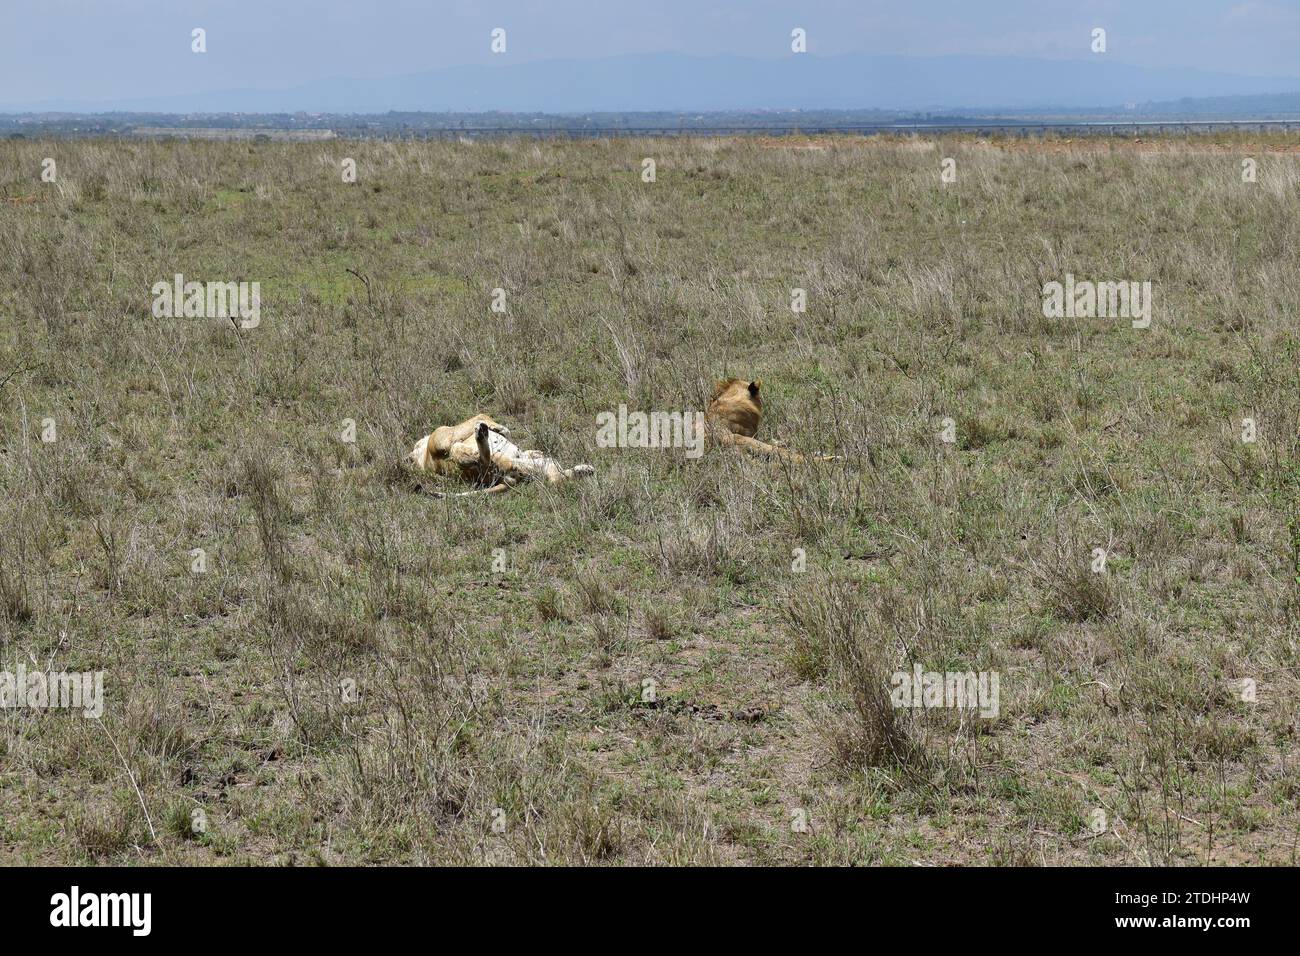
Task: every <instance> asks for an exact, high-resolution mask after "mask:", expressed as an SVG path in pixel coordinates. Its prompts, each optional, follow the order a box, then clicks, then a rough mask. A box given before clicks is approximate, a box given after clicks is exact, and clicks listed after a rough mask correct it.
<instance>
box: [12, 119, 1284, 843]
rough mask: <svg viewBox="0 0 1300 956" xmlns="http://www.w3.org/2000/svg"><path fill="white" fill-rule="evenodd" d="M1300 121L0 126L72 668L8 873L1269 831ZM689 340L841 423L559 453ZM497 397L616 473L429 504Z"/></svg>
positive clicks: (20, 776)
mask: <svg viewBox="0 0 1300 956" xmlns="http://www.w3.org/2000/svg"><path fill="white" fill-rule="evenodd" d="M1294 150H1295V145H1294V142H1293V141H1291V140H1284V139H1277V140H1267V141H1260V140H1253V141H1251V140H1245V139H1234V138H1231V137H1227V138H1224V137H1219V138H1214V139H1210V138H1206V139H1193V140H1177V141H1175V140H1167V141H1163V140H1162V141H1155V142H1151V143H1144V144H1133V143H1113V142H1108V141H1086V142H1075V143H1068V142H1060V141H1049V142H1046V143H1044V142H1027V143H1026V142H997V141H995V142H987V141H979V140H975V139H972V138H958V139H944V140H938V141H928V140H924V139H916V140H896V141H890V140H866V139H849V138H846V139H818V140H808V139H789V140H773V141H762V140H747V139H738V140H706V139H691V140H640V141H638V140H629V141H615V142H595V143H562V142H541V143H534V142H531V141H525V140H517V141H501V142H481V143H465V142H462V143H429V144H410V143H400V144H399V143H381V142H346V141H340V142H331V143H329V144H327V145H320V144H248V143H205V142H190V143H166V142H164V143H132V142H114V141H95V140H89V141H37V140H27V141H21V140H9V141H4V142H0V198H5V199H18V198H21V197H28V196H35V197H36V200H35V201H32V202H27V203H9V202H0V380H3V381H4V384H3V386H0V670H3V669H5V668H6V667H7V668H9V669H13V668H14V667H15V666H16V665H17V664H18V663H19V662H26V663H27V665H28V667H40V668H48V669H51V670H54V671H60V670H65V671H85V670H103V671H104V672H105V692H106V697H107V703H106V709H105V713H104V716H103V718H102V719H101V720H98V721H96V720H87V719H83V718H82V717H81V716H80V715H77V714H69V713H63V712H43V711H33V710H27V709H13V710H8V711H0V860H4V861H6V862H11V863H23V862H26V863H55V862H57V863H80V862H105V863H133V862H138V863H143V864H151V863H182V864H220V863H275V864H290V863H298V864H310V863H326V864H334V863H430V862H432V863H469V864H477V863H518V864H532V863H607V864H646V863H648V864H682V863H717V864H774V863H776V864H826V863H857V864H950V863H983V864H987V863H994V864H1031V863H1032V864H1038V863H1047V864H1083V863H1102V864H1128V865H1133V864H1149V863H1173V864H1201V863H1207V862H1208V863H1246V864H1255V863H1274V864H1294V863H1295V860H1296V849H1297V833H1298V831H1297V824H1298V823H1300V813H1298V812H1297V797H1298V796H1300V762H1298V760H1297V746H1296V722H1297V713H1298V710H1297V701H1298V700H1300V645H1298V644H1297V638H1298V636H1300V606H1298V605H1297V599H1298V598H1300V583H1298V582H1300V448H1298V442H1300V369H1298V368H1297V356H1298V350H1300V335H1298V333H1297V327H1296V305H1297V303H1298V302H1300V267H1298V262H1300V260H1297V258H1296V255H1295V250H1296V249H1297V248H1300V156H1297V154H1296V153H1295V151H1294ZM45 157H50V158H54V159H55V160H56V162H57V176H58V178H57V182H55V183H43V182H41V181H40V170H41V162H42V159H44V158H45ZM345 157H351V158H354V159H355V160H356V163H357V168H358V181H357V182H356V183H355V184H345V183H344V182H343V181H342V177H341V175H340V163H341V161H342V160H343V159H344V158H345ZM646 157H652V158H654V159H655V161H656V167H657V168H656V181H655V182H652V183H647V182H644V181H643V180H642V176H641V171H642V160H643V159H644V158H646ZM944 157H952V158H953V159H955V160H956V173H957V180H956V182H955V183H952V184H943V183H941V182H940V171H941V160H942V159H943V158H944ZM1246 158H1254V159H1256V160H1257V162H1258V167H1257V178H1256V181H1255V182H1243V179H1242V169H1241V161H1242V160H1243V159H1246ZM348 270H354V271H355V272H357V273H359V274H361V275H362V276H365V277H366V278H367V279H368V280H369V288H368V289H367V288H366V287H365V286H363V284H362V282H361V281H359V280H358V279H357V278H356V277H354V276H353V275H352V274H350V273H349V272H348ZM175 273H183V274H184V275H185V277H186V278H187V279H195V280H199V281H209V280H211V281H241V280H246V281H258V282H260V283H261V288H262V315H261V323H260V325H259V326H258V327H257V328H254V329H238V328H235V327H234V326H233V325H232V324H231V323H229V322H222V321H219V320H204V319H175V320H159V319H155V318H154V317H153V316H152V315H151V312H150V306H151V302H152V296H151V294H150V288H151V286H152V285H153V284H154V283H155V282H158V281H160V280H170V279H171V277H172V276H173V275H174V274H175ZM1066 273H1072V274H1074V275H1075V276H1076V277H1079V278H1081V279H1094V280H1107V281H1110V280H1114V281H1118V280H1133V281H1145V280H1149V281H1151V282H1152V283H1153V286H1154V289H1155V315H1154V321H1153V323H1152V326H1151V328H1150V329H1146V330H1135V329H1133V328H1131V327H1130V325H1129V323H1128V322H1126V321H1123V320H1114V319H1086V320H1070V319H1059V320H1057V319H1047V318H1044V316H1043V313H1042V307H1041V303H1042V287H1043V284H1044V283H1046V282H1049V281H1053V280H1057V281H1060V280H1063V279H1064V277H1065V274H1066ZM796 287H798V288H803V289H805V290H806V291H807V301H808V306H807V311H806V312H804V313H796V312H792V311H791V309H790V301H791V289H792V288H796ZM494 288H502V289H504V290H505V292H506V302H507V305H508V311H507V313H506V314H504V315H499V314H494V313H493V312H491V311H490V309H489V304H490V302H491V298H492V290H493V289H494ZM722 376H737V377H742V378H762V380H763V382H764V390H765V392H766V397H767V406H766V418H765V421H764V424H763V428H762V431H761V432H760V437H764V438H766V439H768V440H773V439H777V440H780V441H781V442H783V443H784V444H786V445H788V446H790V447H793V448H799V449H804V450H808V451H826V452H834V453H837V454H839V455H842V456H844V459H845V460H844V461H842V462H838V463H833V464H830V465H820V466H815V465H807V466H786V465H775V464H772V463H768V462H765V461H760V460H754V459H748V458H743V457H738V456H735V455H732V454H729V453H725V452H717V453H709V454H706V455H705V457H704V458H702V459H700V460H690V459H688V458H686V457H685V456H684V454H683V453H682V452H681V451H655V450H622V449H600V448H597V447H595V431H596V429H595V420H596V415H597V414H598V413H600V412H602V411H610V410H614V409H616V408H617V407H618V405H619V404H620V403H626V404H627V405H628V406H629V407H630V408H632V409H645V410H650V409H658V410H670V411H671V410H682V409H692V408H701V407H703V403H704V402H705V400H706V399H707V397H708V390H709V384H710V383H711V382H712V380H713V379H715V378H717V377H722ZM477 411H487V412H490V413H492V414H493V415H494V416H495V417H497V418H498V419H499V420H501V421H503V422H505V423H506V424H508V425H510V426H511V427H512V429H513V432H514V436H515V438H516V440H517V441H518V442H519V444H521V445H522V446H524V447H538V448H543V449H546V450H548V451H550V452H552V453H554V454H556V455H558V456H559V457H561V458H563V459H565V460H567V461H569V462H576V461H585V462H590V463H592V464H593V465H595V466H596V468H597V476H596V477H595V478H594V479H592V480H590V481H586V482H581V483H574V484H572V485H568V486H564V487H561V488H559V489H550V488H546V487H538V486H531V487H524V488H520V489H517V490H516V491H514V492H512V493H510V494H508V495H505V496H493V497H491V498H488V499H483V500H468V499H466V500H435V499H432V498H430V497H428V496H426V495H424V494H421V493H417V492H415V491H414V490H413V487H412V482H411V480H410V479H409V477H408V476H406V475H405V474H404V473H403V472H402V471H401V469H400V468H399V466H398V461H399V459H400V458H401V456H402V455H403V454H404V453H405V452H406V451H407V450H408V449H409V447H410V445H411V443H412V442H413V441H414V440H415V439H416V438H417V437H418V436H420V435H421V434H423V433H426V432H428V431H429V430H430V429H432V428H433V427H434V426H435V425H438V424H443V423H448V422H452V421H458V420H460V419H463V418H465V417H467V416H468V415H470V414H471V413H473V412H477ZM945 418H951V419H952V420H953V423H954V425H955V435H956V441H955V443H953V444H947V443H945V442H943V441H941V440H940V439H939V437H938V436H939V434H940V432H941V431H942V429H943V424H942V423H943V420H944V419H945ZM1245 418H1250V419H1253V420H1254V421H1255V422H1256V425H1257V435H1258V437H1257V440H1256V441H1254V442H1249V443H1248V442H1244V441H1242V430H1243V426H1242V420H1243V419H1245ZM46 419H53V421H54V423H55V428H56V433H57V440H55V441H52V442H44V441H42V440H41V433H42V430H43V422H44V420H46ZM345 420H351V421H353V422H355V425H356V441H355V443H353V444H349V443H346V442H344V441H341V440H340V434H341V433H342V432H343V429H344V427H345V426H344V422H345ZM449 490H451V489H449ZM1099 547H1100V548H1103V549H1105V550H1106V551H1107V563H1106V568H1105V572H1104V573H1101V574H1096V573H1093V571H1092V568H1091V564H1092V561H1093V552H1094V549H1096V548H1099ZM196 548H201V549H203V551H204V553H205V556H206V567H207V569H206V571H205V572H204V573H193V571H192V563H193V561H194V558H193V557H192V555H191V552H192V550H193V549H196ZM800 554H802V555H804V556H805V558H806V569H805V570H803V571H797V570H794V567H795V565H796V562H797V560H798V558H799V555H800ZM503 555H504V565H503V564H502V560H501V559H502V556H503ZM914 663H920V664H922V665H923V666H924V667H925V669H926V670H935V671H945V670H960V671H966V670H973V671H996V672H998V673H999V674H1000V677H1001V680H1000V690H1001V701H1000V714H999V716H998V718H997V719H996V720H985V719H981V718H979V717H977V716H974V715H972V714H971V713H970V712H968V711H953V710H946V709H945V710H922V711H912V710H894V709H893V708H891V707H889V706H888V705H887V702H886V703H885V704H883V705H882V699H883V695H884V694H886V693H887V691H888V681H889V677H890V674H891V673H892V672H894V671H895V670H910V669H911V667H912V665H913V664H914ZM1248 680H1249V681H1254V682H1255V683H1254V686H1255V695H1254V700H1253V701H1252V700H1249V699H1243V697H1245V698H1249V697H1250V695H1249V694H1244V693H1243V690H1242V689H1243V687H1245V686H1246V685H1245V684H1244V683H1243V682H1245V681H1248ZM646 681H653V688H654V693H653V694H648V693H647V692H646V690H645V688H647V687H649V686H650V685H647V684H646V683H645V682H646ZM353 687H355V695H353V694H352V693H351V689H352V688H353ZM353 696H355V698H356V699H355V700H354V699H352V697H353ZM651 697H653V699H650V698H651ZM1098 811H1101V813H1102V814H1104V816H1099V815H1098ZM800 820H803V821H806V823H807V827H806V828H803V827H798V826H792V823H797V822H798V821H800Z"/></svg>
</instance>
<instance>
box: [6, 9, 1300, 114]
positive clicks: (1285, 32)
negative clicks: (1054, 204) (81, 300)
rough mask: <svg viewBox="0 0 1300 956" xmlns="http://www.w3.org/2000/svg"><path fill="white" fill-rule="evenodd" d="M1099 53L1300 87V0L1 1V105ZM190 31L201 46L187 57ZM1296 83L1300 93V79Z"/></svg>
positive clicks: (1134, 61)
mask: <svg viewBox="0 0 1300 956" xmlns="http://www.w3.org/2000/svg"><path fill="white" fill-rule="evenodd" d="M1098 26H1100V27H1103V28H1105V29H1106V31H1107V45H1108V50H1107V54H1108V56H1110V57H1113V58H1114V59H1115V60H1116V61H1118V62H1123V63H1128V64H1133V65H1139V66H1146V67H1193V68H1197V69H1203V70H1212V71H1218V72H1224V73H1235V74H1247V75H1254V76H1297V77H1300V56H1298V55H1297V53H1298V52H1300V0H1244V2H1243V0H1239V2H1222V0H796V2H780V0H636V2H633V0H310V2H309V0H0V103H5V102H34V101H44V100H59V99H83V100H84V99H88V98H89V99H95V100H99V99H103V100H109V99H114V98H121V97H133V96H145V95H158V94H174V93H175V94H179V93H184V94H189V93H195V92H205V91H212V90H227V89H232V88H258V89H277V88H285V87H293V86H297V85H300V84H305V83H309V82H312V81H316V80H320V79H323V78H327V77H339V76H343V77H375V78H377V77H390V76H401V75H405V74H410V73H416V72H420V71H423V70H429V69H434V68H437V67H442V66H454V65H463V64H475V63H482V64H489V63H492V62H502V61H503V58H501V57H494V56H493V54H492V53H491V51H490V49H489V44H490V34H491V31H492V29H493V28H495V27H502V28H504V29H505V30H506V38H507V52H506V54H505V57H506V58H508V59H509V61H511V62H514V63H522V62H526V61H530V60H547V59H557V58H575V57H576V58H587V57H599V56H614V55H619V54H629V53H657V52H676V53H689V54H697V55H711V54H736V55H742V56H751V57H760V58H768V57H782V56H788V55H789V52H790V31H791V29H792V28H794V27H802V28H803V29H805V30H806V31H807V36H808V51H809V53H810V54H812V55H815V56H833V55H837V54H846V53H868V54H871V53H891V54H912V55H935V54H951V53H975V54H989V55H1016V56H1029V57H1040V58H1049V59H1080V58H1086V57H1087V56H1088V55H1089V54H1090V50H1089V43H1090V41H1091V31H1092V29H1093V28H1094V27H1098ZM194 27H202V28H203V29H205V30H206V31H207V45H208V52H207V53H206V54H205V55H203V56H196V55H194V54H192V53H191V51H190V35H191V30H192V29H193V28H194ZM1297 88H1298V89H1300V84H1297Z"/></svg>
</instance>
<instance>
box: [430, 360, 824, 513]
mask: <svg viewBox="0 0 1300 956" xmlns="http://www.w3.org/2000/svg"><path fill="white" fill-rule="evenodd" d="M761 385H762V383H761V382H759V381H758V380H755V381H752V382H746V381H742V380H741V379H738V378H729V379H726V380H724V381H720V382H718V383H717V384H716V385H714V387H713V397H712V399H711V400H710V401H709V407H708V409H707V410H706V412H705V431H706V432H707V433H708V435H709V437H710V438H712V439H713V441H714V442H716V443H717V444H719V445H731V446H733V447H737V448H743V449H745V450H746V451H749V452H753V453H755V454H759V455H766V456H769V457H773V458H781V459H783V460H785V461H790V462H796V463H798V462H802V461H804V457H803V455H800V454H799V453H798V452H793V451H789V450H788V449H785V448H780V447H778V446H776V445H769V444H768V443H767V442H763V441H759V440H758V439H757V438H755V437H754V433H755V432H757V431H758V424H759V421H760V420H761V419H762V417H763V399H762V396H761V395H760V394H759V391H760V388H761ZM509 434H510V431H509V429H507V428H506V427H505V426H503V425H500V424H498V423H497V422H495V421H493V420H492V419H491V418H490V417H489V416H487V415H475V416H474V417H473V418H467V419H466V420H465V421H463V422H461V423H460V424H459V425H444V426H442V427H441V428H437V429H435V430H434V431H433V432H432V433H431V434H429V435H426V436H425V437H424V438H421V439H420V440H419V441H418V442H416V443H415V447H414V448H413V449H411V453H410V454H409V455H407V456H406V460H407V461H409V462H411V464H412V465H413V466H414V468H415V469H416V470H417V471H427V472H433V473H434V474H438V475H444V476H447V477H450V478H460V479H461V480H463V481H465V482H468V483H469V484H471V485H473V486H474V488H475V490H474V491H465V492H460V495H474V494H493V493H498V492H502V491H509V490H510V489H511V488H513V487H514V486H515V485H517V484H519V483H520V482H521V481H537V480H544V481H546V482H547V483H548V484H556V483H557V482H561V481H565V480H567V479H569V478H583V477H587V476H589V475H594V474H595V473H596V469H594V468H592V467H591V465H574V466H573V467H572V468H565V467H564V466H563V465H561V464H560V463H559V462H558V461H556V460H555V459H554V458H552V457H550V456H549V455H547V454H545V453H543V452H540V451H537V450H535V449H534V450H529V451H524V450H522V449H520V448H519V446H517V445H516V444H514V443H513V442H512V441H510V439H509V438H508V437H506V436H508V435H509ZM814 460H815V461H831V460H833V458H831V457H830V456H824V455H819V456H817V457H816V458H815V459H814ZM434 494H435V495H436V496H437V497H444V496H443V495H442V494H441V493H439V492H434Z"/></svg>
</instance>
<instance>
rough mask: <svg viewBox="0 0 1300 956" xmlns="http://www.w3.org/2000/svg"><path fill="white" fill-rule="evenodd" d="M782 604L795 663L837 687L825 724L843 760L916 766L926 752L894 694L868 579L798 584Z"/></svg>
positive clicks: (857, 764)
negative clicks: (866, 587) (866, 593)
mask: <svg viewBox="0 0 1300 956" xmlns="http://www.w3.org/2000/svg"><path fill="white" fill-rule="evenodd" d="M784 610H785V614H786V620H787V630H788V633H789V635H790V639H791V645H792V646H791V650H790V652H789V658H788V660H789V663H790V665H791V667H792V669H793V670H794V671H795V673H796V674H797V675H798V676H800V677H802V678H804V679H805V680H825V681H826V682H827V683H829V685H830V686H831V688H832V689H833V692H834V698H833V701H832V703H831V704H830V705H829V707H828V710H827V713H826V714H824V716H823V725H822V728H821V729H822V733H823V734H824V735H825V737H826V740H827V743H828V745H829V747H830V750H831V752H832V754H833V755H834V757H835V759H836V761H837V762H838V763H839V764H840V766H842V767H844V768H846V769H859V768H863V767H881V766H896V767H908V766H915V764H916V761H917V759H918V757H919V756H920V754H919V752H918V750H917V748H916V745H915V743H914V741H913V740H912V739H911V736H910V734H909V732H908V728H907V727H906V726H905V724H904V723H903V721H902V719H900V717H899V711H898V710H896V709H895V708H894V705H893V702H892V701H891V700H890V696H889V687H890V676H891V674H892V673H893V671H894V670H895V667H894V664H893V662H892V661H891V660H890V657H891V653H890V649H889V648H885V647H882V646H880V644H879V643H878V641H879V637H878V635H879V634H880V633H881V629H880V628H878V627H873V626H872V624H873V621H878V618H877V617H876V616H875V615H874V614H873V613H872V608H871V605H870V602H869V601H868V600H866V599H865V598H864V597H863V594H862V586H861V585H860V584H858V583H857V582H853V581H848V580H841V579H835V578H828V579H825V580H823V581H821V582H819V583H816V584H810V585H808V586H805V587H801V588H799V589H797V590H796V591H794V592H793V593H792V594H791V595H790V597H789V600H788V602H787V604H786V605H785V608H784Z"/></svg>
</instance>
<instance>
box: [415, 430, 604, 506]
mask: <svg viewBox="0 0 1300 956" xmlns="http://www.w3.org/2000/svg"><path fill="white" fill-rule="evenodd" d="M509 434H510V430H509V429H508V428H506V427H505V426H504V425H499V424H497V423H496V422H494V421H493V420H492V419H491V418H490V417H488V416H487V415H475V416H474V417H473V418H467V419H466V420H465V421H463V422H461V423H460V424H459V425H443V426H442V427H441V428H436V429H434V431H433V432H432V433H431V434H429V435H426V436H425V437H423V438H421V439H420V440H419V441H418V442H416V443H415V447H414V448H412V449H411V453H410V454H409V455H407V456H406V459H407V461H409V462H411V463H412V464H413V465H414V466H415V469H416V470H417V471H431V472H433V473H435V474H439V475H447V476H448V477H453V478H461V479H463V480H465V481H467V482H469V483H470V484H471V485H473V486H474V487H475V489H477V490H476V491H465V492H461V494H463V495H473V494H495V493H499V492H502V491H509V490H510V489H511V488H513V487H514V486H515V485H517V484H519V482H521V481H530V480H536V479H543V480H545V481H546V482H547V483H549V484H555V483H556V482H560V481H564V480H565V479H567V478H579V477H586V476H588V475H594V474H595V473H596V469H594V468H592V467H591V465H574V466H573V467H572V468H565V467H564V466H562V465H561V464H560V463H559V462H558V461H556V460H555V459H554V458H551V457H550V456H549V455H546V454H543V453H542V452H540V451H536V450H529V451H524V450H522V449H521V448H520V447H519V446H518V445H516V444H515V443H514V442H512V441H511V440H510V439H509V438H507V437H506V436H507V435H509ZM434 494H435V495H437V496H438V497H441V494H440V493H438V492H435V493H434Z"/></svg>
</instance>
